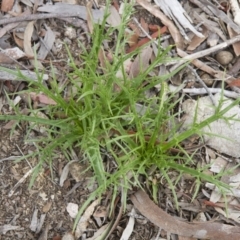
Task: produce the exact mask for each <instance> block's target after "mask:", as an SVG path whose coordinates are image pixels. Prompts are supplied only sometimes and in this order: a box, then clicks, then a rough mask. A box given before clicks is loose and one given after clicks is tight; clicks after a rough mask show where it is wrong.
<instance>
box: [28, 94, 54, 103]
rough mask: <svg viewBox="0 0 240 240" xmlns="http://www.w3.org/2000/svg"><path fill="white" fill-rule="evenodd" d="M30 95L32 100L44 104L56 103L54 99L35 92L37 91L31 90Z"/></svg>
mask: <svg viewBox="0 0 240 240" xmlns="http://www.w3.org/2000/svg"><path fill="white" fill-rule="evenodd" d="M30 97H31V99H32V100H33V101H36V102H38V103H42V104H46V105H56V104H57V103H56V102H55V101H54V100H52V99H51V98H49V97H47V96H46V95H44V94H43V93H39V94H37V93H34V92H31V93H30Z"/></svg>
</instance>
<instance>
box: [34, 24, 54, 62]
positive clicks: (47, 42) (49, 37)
mask: <svg viewBox="0 0 240 240" xmlns="http://www.w3.org/2000/svg"><path fill="white" fill-rule="evenodd" d="M46 29H47V31H46V34H45V37H44V39H43V42H41V47H40V49H39V52H38V58H39V59H42V60H43V59H45V58H46V57H47V55H48V53H49V52H50V50H51V49H52V47H53V44H54V41H55V34H54V32H53V31H52V30H51V28H50V27H47V26H46Z"/></svg>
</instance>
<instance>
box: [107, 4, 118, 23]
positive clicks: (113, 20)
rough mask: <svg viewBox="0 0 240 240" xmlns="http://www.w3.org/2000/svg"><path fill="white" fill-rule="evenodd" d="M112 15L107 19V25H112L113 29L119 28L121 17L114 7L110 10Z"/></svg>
mask: <svg viewBox="0 0 240 240" xmlns="http://www.w3.org/2000/svg"><path fill="white" fill-rule="evenodd" d="M109 12H110V15H109V17H108V18H107V23H108V24H110V25H111V26H112V27H117V26H119V25H120V24H121V17H120V15H119V13H118V11H117V9H116V8H115V7H114V6H110V9H109Z"/></svg>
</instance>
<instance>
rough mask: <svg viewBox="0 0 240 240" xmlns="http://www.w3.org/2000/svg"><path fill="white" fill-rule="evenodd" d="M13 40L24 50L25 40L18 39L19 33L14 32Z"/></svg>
mask: <svg viewBox="0 0 240 240" xmlns="http://www.w3.org/2000/svg"><path fill="white" fill-rule="evenodd" d="M13 38H14V41H15V43H16V44H17V45H18V47H20V48H23V39H21V38H19V37H18V33H16V31H13Z"/></svg>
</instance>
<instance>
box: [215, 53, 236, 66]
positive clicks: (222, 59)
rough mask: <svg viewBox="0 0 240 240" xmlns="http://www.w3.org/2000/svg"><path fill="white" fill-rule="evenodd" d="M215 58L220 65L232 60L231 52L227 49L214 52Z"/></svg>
mask: <svg viewBox="0 0 240 240" xmlns="http://www.w3.org/2000/svg"><path fill="white" fill-rule="evenodd" d="M216 60H217V61H218V62H219V63H220V64H221V65H228V64H229V63H230V62H231V61H232V60H233V54H232V53H231V52H229V51H220V52H218V53H217V54H216Z"/></svg>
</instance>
